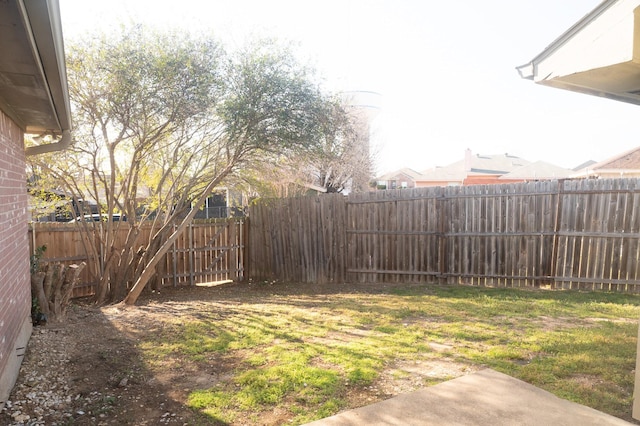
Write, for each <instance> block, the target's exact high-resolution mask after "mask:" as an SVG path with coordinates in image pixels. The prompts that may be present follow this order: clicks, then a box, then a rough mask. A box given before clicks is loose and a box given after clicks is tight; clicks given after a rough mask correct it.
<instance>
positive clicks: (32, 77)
mask: <svg viewBox="0 0 640 426" xmlns="http://www.w3.org/2000/svg"><path fill="white" fill-rule="evenodd" d="M0 46H2V55H0V109H2V111H4V112H5V114H7V115H8V116H9V117H10V118H11V119H12V120H13V121H15V122H16V124H18V126H20V127H21V128H22V129H23V130H24V131H25V132H26V133H34V134H39V133H46V134H53V135H63V139H64V137H65V136H66V137H67V138H69V131H70V130H71V116H70V106H69V91H68V85H67V75H66V65H65V57H64V43H63V38H62V25H61V20H60V9H59V5H58V0H7V1H0Z"/></svg>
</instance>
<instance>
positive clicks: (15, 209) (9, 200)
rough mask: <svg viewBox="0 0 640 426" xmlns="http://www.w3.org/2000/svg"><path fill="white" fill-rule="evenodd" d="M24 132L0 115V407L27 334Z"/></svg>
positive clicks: (28, 297)
mask: <svg viewBox="0 0 640 426" xmlns="http://www.w3.org/2000/svg"><path fill="white" fill-rule="evenodd" d="M23 141H24V138H23V133H22V130H21V129H20V128H19V127H18V126H17V125H16V124H15V123H14V122H13V121H12V120H11V119H9V117H7V116H6V115H5V114H4V113H3V112H1V111H0V407H2V406H3V405H4V403H5V401H6V399H7V398H8V396H9V392H10V391H11V388H12V387H13V385H14V384H15V380H16V378H17V376H18V371H19V369H20V363H21V362H22V357H23V355H24V351H25V347H26V345H27V342H28V340H29V336H30V335H31V284H30V274H29V242H28V240H27V235H28V229H27V226H28V225H27V217H28V216H27V214H28V212H27V203H28V199H27V189H26V170H25V165H26V163H25V154H24V142H23Z"/></svg>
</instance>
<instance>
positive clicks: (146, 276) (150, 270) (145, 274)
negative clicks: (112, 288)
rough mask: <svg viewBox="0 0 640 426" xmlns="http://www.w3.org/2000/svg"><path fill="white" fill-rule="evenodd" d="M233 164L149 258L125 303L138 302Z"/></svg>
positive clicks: (221, 174) (231, 164) (207, 189)
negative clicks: (169, 253)
mask: <svg viewBox="0 0 640 426" xmlns="http://www.w3.org/2000/svg"><path fill="white" fill-rule="evenodd" d="M233 166H234V163H233V162H232V163H230V164H228V165H227V167H225V168H224V169H223V170H222V171H221V172H220V174H219V175H218V176H217V177H216V178H215V179H214V180H213V181H211V183H209V185H207V187H206V188H205V190H204V191H203V192H202V195H201V196H200V198H199V199H198V201H197V202H196V204H195V205H194V206H193V208H192V209H191V211H190V212H189V214H187V216H185V218H184V219H183V220H182V222H180V225H178V227H177V228H176V229H175V230H174V231H173V233H172V234H171V235H170V236H169V238H167V241H165V242H164V244H162V246H160V248H159V249H158V251H157V252H156V253H155V254H154V255H153V257H152V258H151V259H150V260H149V263H147V264H146V265H145V268H144V270H143V271H142V274H140V277H139V278H138V280H137V281H136V283H135V284H134V285H133V287H132V288H131V291H130V292H129V294H128V295H127V297H125V298H124V303H126V304H127V305H133V304H134V303H136V301H137V300H138V297H140V293H142V290H143V289H144V287H145V286H146V285H147V283H148V282H149V280H150V279H151V277H152V276H153V275H154V274H155V273H156V265H158V263H159V262H160V260H162V258H163V257H164V255H165V254H166V253H167V252H168V251H169V249H170V248H171V246H172V245H173V243H174V242H175V241H176V240H177V239H178V237H179V236H180V234H182V232H183V231H184V230H185V229H186V228H187V226H189V224H190V223H191V222H192V221H193V218H194V217H195V215H196V214H197V213H198V210H199V209H200V207H202V206H203V205H204V202H205V201H206V199H207V197H208V196H209V195H210V194H211V192H213V190H214V188H215V187H216V186H217V185H218V184H219V183H220V181H221V180H222V179H223V178H225V177H226V176H227V175H228V174H229V173H230V172H231V170H232V169H233Z"/></svg>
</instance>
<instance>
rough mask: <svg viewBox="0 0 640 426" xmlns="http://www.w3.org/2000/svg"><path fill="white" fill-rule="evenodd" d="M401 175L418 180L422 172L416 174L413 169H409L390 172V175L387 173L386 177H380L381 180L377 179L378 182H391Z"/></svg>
mask: <svg viewBox="0 0 640 426" xmlns="http://www.w3.org/2000/svg"><path fill="white" fill-rule="evenodd" d="M400 175H405V176H407V177H410V178H412V179H416V178H418V177H420V172H416V171H415V170H413V169H410V168H408V167H405V168H402V169H399V170H396V171H394V172H389V173H385V174H384V175H382V176H380V177H379V178H377V179H376V180H377V181H379V182H380V181H390V180H396V178H397V177H398V176H400Z"/></svg>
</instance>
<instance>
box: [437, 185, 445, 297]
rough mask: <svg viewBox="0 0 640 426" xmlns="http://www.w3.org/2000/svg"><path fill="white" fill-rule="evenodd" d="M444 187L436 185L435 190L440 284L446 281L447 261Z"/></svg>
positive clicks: (438, 276)
mask: <svg viewBox="0 0 640 426" xmlns="http://www.w3.org/2000/svg"><path fill="white" fill-rule="evenodd" d="M445 189H446V188H444V187H438V189H437V192H438V196H437V197H436V211H435V214H436V221H437V223H438V271H437V272H438V275H436V277H437V278H438V282H439V283H440V284H443V283H445V281H446V279H447V278H446V275H445V274H446V265H447V262H446V260H445V256H446V253H447V236H446V232H445V231H446V229H445V220H446V214H445V210H446V205H445V202H446V200H445Z"/></svg>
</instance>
